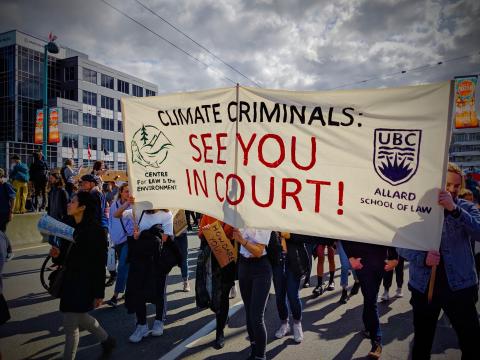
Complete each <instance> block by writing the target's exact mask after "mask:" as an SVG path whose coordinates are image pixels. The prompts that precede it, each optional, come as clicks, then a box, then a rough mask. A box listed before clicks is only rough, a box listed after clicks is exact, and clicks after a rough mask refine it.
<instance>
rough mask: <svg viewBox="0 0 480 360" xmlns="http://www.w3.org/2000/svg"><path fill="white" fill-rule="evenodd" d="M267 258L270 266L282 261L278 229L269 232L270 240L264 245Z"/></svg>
mask: <svg viewBox="0 0 480 360" xmlns="http://www.w3.org/2000/svg"><path fill="white" fill-rule="evenodd" d="M266 250H267V256H268V260H269V261H270V264H271V265H272V266H276V265H280V264H281V262H282V251H283V250H282V242H281V240H280V235H279V234H278V231H272V232H271V233H270V241H269V242H268V245H267V247H266Z"/></svg>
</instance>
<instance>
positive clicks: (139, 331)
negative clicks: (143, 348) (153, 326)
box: [128, 324, 150, 343]
mask: <svg viewBox="0 0 480 360" xmlns="http://www.w3.org/2000/svg"><path fill="white" fill-rule="evenodd" d="M148 335H150V330H148V325H147V324H145V325H137V327H136V328H135V331H134V333H133V334H132V335H130V337H129V338H128V340H129V341H130V342H132V343H139V342H140V341H142V339H143V338H144V337H147V336H148Z"/></svg>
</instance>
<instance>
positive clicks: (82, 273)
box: [0, 154, 480, 359]
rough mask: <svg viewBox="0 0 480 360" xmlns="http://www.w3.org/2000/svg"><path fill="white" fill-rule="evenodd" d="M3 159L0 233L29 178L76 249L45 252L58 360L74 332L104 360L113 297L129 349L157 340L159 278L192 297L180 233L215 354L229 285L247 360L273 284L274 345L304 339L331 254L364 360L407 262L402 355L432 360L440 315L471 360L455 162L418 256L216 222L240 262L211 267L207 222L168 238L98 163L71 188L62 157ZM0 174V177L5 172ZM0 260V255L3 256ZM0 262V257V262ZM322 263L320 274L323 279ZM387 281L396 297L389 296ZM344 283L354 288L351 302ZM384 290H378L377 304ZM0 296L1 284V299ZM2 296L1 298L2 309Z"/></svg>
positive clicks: (161, 302) (165, 226)
mask: <svg viewBox="0 0 480 360" xmlns="http://www.w3.org/2000/svg"><path fill="white" fill-rule="evenodd" d="M12 159H13V160H14V162H15V165H14V167H13V168H12V170H11V173H10V180H11V182H12V185H10V184H8V183H6V182H4V181H3V180H2V182H1V187H2V188H1V189H0V199H1V200H2V201H1V202H0V204H1V209H0V210H1V214H0V226H1V228H0V230H1V231H2V232H5V228H6V224H7V223H8V221H9V220H11V217H12V214H14V213H22V212H25V204H26V198H27V190H28V182H29V181H30V180H31V181H32V182H33V183H34V190H35V191H34V194H35V197H36V199H37V200H35V201H34V207H36V208H37V209H40V210H41V209H46V210H47V213H48V214H49V215H50V216H51V217H53V218H55V219H56V220H59V221H61V222H64V223H66V224H69V225H71V226H72V227H73V228H74V229H75V230H74V235H73V237H74V242H70V241H67V240H64V239H59V238H53V237H52V238H50V243H51V245H52V248H51V251H50V254H51V256H52V257H53V258H54V259H55V260H54V262H55V263H56V265H57V266H59V267H65V269H66V270H65V272H64V273H63V276H64V277H63V279H62V288H61V291H60V311H61V313H62V314H63V318H64V320H63V321H64V331H65V338H66V340H65V350H64V358H65V359H74V358H75V355H76V351H77V347H78V342H79V328H83V329H86V330H88V331H89V332H91V333H92V334H94V335H95V336H96V337H97V339H98V341H99V342H100V343H101V346H102V348H103V353H104V355H105V356H108V355H110V354H111V352H112V351H113V350H114V348H115V346H116V341H117V340H115V339H114V338H113V337H112V336H111V335H109V334H108V333H107V332H106V330H105V329H103V328H102V327H101V325H100V324H99V323H98V321H97V320H96V319H95V318H94V317H93V316H92V315H90V314H89V312H90V311H91V310H93V309H95V308H97V307H99V306H101V305H105V306H111V307H114V308H117V307H118V306H119V304H120V303H121V302H122V300H124V304H125V308H126V310H127V311H128V313H132V314H135V317H136V326H135V328H134V329H132V330H133V331H132V334H131V336H130V337H129V339H128V340H129V341H130V342H132V343H138V342H141V341H142V339H143V338H145V337H147V336H162V334H163V332H164V322H165V320H166V313H167V296H166V287H167V286H166V284H167V277H168V275H169V273H170V272H171V270H172V269H173V268H174V267H175V266H178V267H180V269H181V274H182V278H183V290H184V291H185V292H189V291H191V289H190V284H189V279H188V276H189V274H188V262H187V261H188V238H187V231H192V230H193V229H194V227H195V229H198V236H199V238H200V240H201V248H200V252H199V256H198V261H197V270H196V272H197V273H196V284H195V292H196V302H197V306H199V307H201V308H202V307H208V308H210V309H211V310H212V311H213V312H214V313H215V315H216V325H217V326H216V336H215V342H214V344H213V346H214V347H215V348H217V349H222V348H223V347H224V346H225V336H224V329H225V326H226V325H227V323H228V312H229V299H230V298H232V297H234V296H236V294H235V293H236V285H235V282H236V281H237V280H238V285H239V289H240V295H241V297H242V300H243V303H244V307H245V314H246V319H245V323H246V327H247V331H248V338H249V341H250V344H251V355H250V358H251V359H266V344H267V331H266V326H265V320H264V315H265V309H266V305H267V301H268V297H269V293H270V288H271V286H272V283H273V287H274V291H275V295H276V306H277V312H278V320H279V327H278V330H277V331H276V332H275V337H277V338H283V337H285V336H287V335H289V334H290V333H293V339H294V341H295V342H296V343H301V342H302V341H303V338H304V335H303V329H302V301H301V299H300V293H299V291H300V289H301V288H302V287H303V288H308V287H312V288H313V290H312V296H322V294H323V293H324V292H328V291H332V290H334V289H335V280H334V279H335V269H336V265H335V256H334V255H335V253H337V254H338V255H339V258H340V263H341V276H340V287H341V289H342V292H341V297H340V299H339V303H340V304H345V303H346V302H347V301H348V300H349V299H350V298H351V297H352V296H354V295H356V294H358V292H359V291H361V294H362V295H363V314H362V319H363V327H364V329H365V331H364V333H365V335H366V336H367V337H368V338H369V339H370V341H371V350H370V351H369V353H368V354H367V356H368V357H369V358H373V359H378V358H380V356H381V353H382V329H381V326H380V321H379V315H378V310H377V302H378V301H379V300H380V301H387V300H389V299H390V296H396V297H403V296H404V294H403V292H402V288H403V280H404V279H403V273H404V263H405V262H408V263H409V282H408V289H409V290H410V292H411V301H410V303H411V305H412V308H413V325H414V343H413V349H412V358H413V359H428V358H429V357H430V352H431V347H432V343H433V339H434V335H435V329H436V323H437V319H438V317H439V313H440V311H441V310H443V311H444V312H445V314H446V315H447V316H448V318H449V319H450V322H451V324H452V326H453V328H454V330H455V331H456V333H457V336H458V340H459V347H460V349H461V351H462V359H474V358H475V359H476V358H477V355H476V351H475V348H476V346H475V345H476V341H478V339H480V325H479V319H478V313H477V310H476V308H475V304H476V302H477V300H478V271H479V263H480V261H479V255H478V253H477V254H476V255H475V253H476V252H475V242H477V244H478V242H479V241H480V211H479V207H478V194H476V195H475V194H474V193H473V192H472V191H470V192H468V191H467V190H468V189H466V188H465V186H464V175H463V173H462V171H461V169H460V168H458V167H457V166H456V165H454V164H449V166H448V173H447V184H446V189H445V190H442V191H440V192H439V200H438V201H439V205H440V206H442V207H443V208H444V212H445V220H444V225H443V232H442V239H441V246H440V249H436V250H433V249H432V250H431V251H418V250H408V249H401V248H393V247H386V246H380V245H374V244H367V243H358V242H352V241H346V240H341V241H340V240H337V239H328V238H322V237H314V236H308V235H302V234H294V233H288V232H276V231H269V230H260V229H253V228H240V229H238V228H234V227H232V226H230V225H229V224H226V223H223V222H221V221H219V220H218V221H219V222H220V225H221V226H222V228H223V231H224V233H225V235H226V237H227V238H228V240H229V241H230V242H231V245H232V247H233V248H234V249H235V251H236V252H237V259H238V260H237V261H232V262H229V263H228V264H227V265H225V266H221V265H220V262H219V261H217V258H216V256H215V253H214V252H213V251H212V249H210V246H209V242H208V239H207V238H206V236H205V233H206V231H207V230H208V229H209V228H210V227H211V226H212V224H214V223H215V222H216V221H217V219H215V218H212V217H210V216H208V215H201V214H200V215H197V214H195V213H193V212H190V211H187V212H186V215H187V216H186V218H187V224H188V227H187V229H181V230H179V231H176V230H177V229H174V226H173V214H172V212H171V211H170V210H169V209H152V210H145V211H142V212H141V213H136V212H135V206H134V205H135V198H134V197H132V196H131V194H130V191H129V185H128V183H126V182H125V183H121V184H118V183H116V182H103V180H102V174H103V173H104V171H105V167H104V164H103V162H102V161H97V162H96V163H95V164H94V167H93V170H92V171H91V173H88V174H85V175H83V176H82V177H81V178H80V179H79V181H77V179H78V170H76V169H74V167H73V162H72V161H71V160H67V161H66V162H65V165H64V167H63V168H62V169H61V170H60V171H59V172H53V171H51V172H49V170H48V167H47V165H46V163H45V161H44V160H43V159H42V156H41V154H36V155H35V160H34V162H33V163H32V165H31V166H30V169H29V168H28V167H27V166H26V165H25V164H23V163H21V162H20V161H19V158H18V156H17V157H16V156H13V157H12ZM0 171H1V173H0V177H2V178H3V177H4V176H3V170H1V169H0ZM47 184H48V186H47ZM477 185H478V184H477ZM47 188H48V193H47V192H46V189H47ZM47 195H48V196H47ZM469 196H471V197H470V198H468V197H469ZM38 198H41V202H40V201H39V200H38ZM190 220H192V221H190ZM192 226H194V227H192ZM109 248H112V249H114V252H115V259H116V261H115V266H114V268H109V269H108V270H109V272H108V273H109V275H108V279H107V275H106V274H107V272H106V266H107V254H108V252H109ZM1 249H2V247H1V246H0V250H1ZM477 249H478V248H477ZM2 251H3V252H4V253H8V252H11V249H10V250H7V248H5V249H4V250H2ZM2 256H3V254H0V258H1V257H2ZM325 257H326V258H327V260H328V270H329V271H328V274H327V273H325V272H324V266H325ZM312 258H317V266H316V277H313V278H312V276H311V272H312V270H313V259H312ZM87 260H88V261H87ZM85 263H88V266H85ZM1 266H3V261H0V271H1ZM434 267H435V268H436V269H437V270H436V277H435V279H434V292H433V297H432V299H430V298H429V296H428V285H429V281H431V280H430V279H431V276H430V274H431V272H432V268H434ZM475 267H476V271H475ZM394 272H395V278H396V286H397V289H396V291H395V294H394V295H391V294H390V288H391V286H392V283H393V273H394ZM350 274H351V275H352V277H353V280H354V281H353V284H352V287H351V290H350V293H349V292H348V285H349V284H348V278H349V275H350ZM312 280H313V281H312ZM312 282H313V283H312ZM382 282H383V293H382V295H380V296H379V294H380V288H381V286H382ZM207 283H208V284H207ZM109 285H114V292H113V296H112V297H111V298H110V299H108V300H104V299H105V287H106V286H109ZM1 289H2V287H1V282H0V294H1ZM2 299H3V296H2V297H1V298H0V309H1V306H2V302H1V301H2ZM3 302H5V300H4V299H3ZM147 303H152V304H154V305H155V307H156V313H155V319H154V321H153V324H152V326H151V327H149V325H148V324H147V306H146V305H147ZM7 310H8V309H7ZM290 318H291V319H292V323H290V321H289V319H290ZM1 319H2V317H1V316H0V320H1ZM5 321H6V320H5Z"/></svg>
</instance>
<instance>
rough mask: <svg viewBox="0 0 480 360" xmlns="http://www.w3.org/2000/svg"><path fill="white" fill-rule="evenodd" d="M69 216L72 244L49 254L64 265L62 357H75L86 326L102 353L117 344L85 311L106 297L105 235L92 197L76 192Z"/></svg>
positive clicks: (70, 204)
mask: <svg viewBox="0 0 480 360" xmlns="http://www.w3.org/2000/svg"><path fill="white" fill-rule="evenodd" d="M67 211H68V215H70V216H72V217H73V218H74V220H75V225H74V228H75V230H74V233H73V239H74V243H73V244H72V243H71V242H70V241H67V240H63V239H62V241H61V243H60V248H58V247H52V249H51V250H50V255H51V256H52V257H53V258H54V259H55V262H56V263H57V264H63V266H65V269H66V270H65V272H64V277H63V279H62V288H61V293H60V311H61V312H62V313H63V327H64V330H65V350H64V359H75V356H76V353H77V348H78V342H79V338H80V331H79V328H82V329H86V330H88V331H89V332H90V333H92V334H94V335H95V337H96V338H97V339H98V340H99V341H100V342H101V344H102V348H103V353H104V355H109V354H110V353H111V352H112V350H113V348H114V347H115V345H116V342H115V339H113V338H112V337H111V336H109V335H108V334H107V332H106V331H105V330H104V329H103V328H102V327H101V326H100V325H99V323H98V321H97V320H96V319H95V318H94V317H92V316H91V315H89V314H88V312H90V311H92V310H93V309H95V308H97V307H99V306H100V305H101V304H102V302H103V298H104V296H105V265H106V262H107V236H106V233H105V232H104V231H103V230H102V227H101V225H100V224H99V221H98V219H97V218H96V216H95V198H94V197H93V195H92V194H90V193H88V192H79V193H78V194H76V195H75V196H74V197H73V198H72V200H71V201H70V203H69V204H68V210H67Z"/></svg>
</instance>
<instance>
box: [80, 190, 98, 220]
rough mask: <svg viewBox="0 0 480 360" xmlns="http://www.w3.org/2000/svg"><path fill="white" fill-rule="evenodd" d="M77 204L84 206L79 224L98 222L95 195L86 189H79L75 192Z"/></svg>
mask: <svg viewBox="0 0 480 360" xmlns="http://www.w3.org/2000/svg"><path fill="white" fill-rule="evenodd" d="M75 196H76V197H77V200H78V206H85V211H84V212H83V218H82V222H81V223H80V224H92V223H95V222H98V219H97V218H96V216H95V215H96V206H95V197H94V196H93V195H92V194H90V192H87V191H79V192H78V193H76V194H75Z"/></svg>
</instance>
